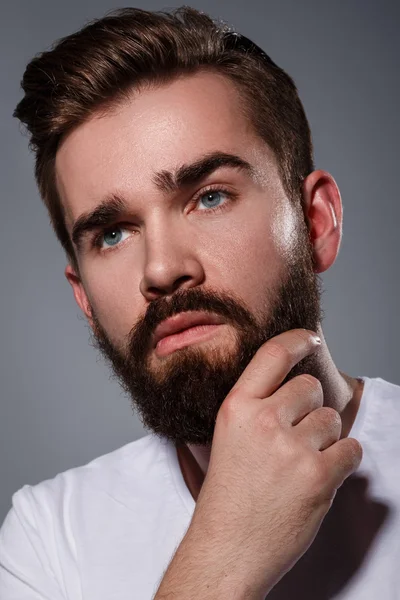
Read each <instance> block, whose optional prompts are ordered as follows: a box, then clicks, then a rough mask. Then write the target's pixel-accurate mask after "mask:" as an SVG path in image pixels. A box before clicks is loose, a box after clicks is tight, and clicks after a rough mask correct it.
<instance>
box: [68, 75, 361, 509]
mask: <svg viewBox="0 0 400 600" xmlns="http://www.w3.org/2000/svg"><path fill="white" fill-rule="evenodd" d="M214 150H215V151H221V152H229V153H233V154H237V155H239V156H240V157H242V158H244V159H245V160H247V161H248V162H250V163H251V165H252V166H253V167H254V169H255V171H256V173H257V176H256V177H255V178H253V179H251V178H250V177H249V176H248V175H247V174H245V173H243V172H240V171H238V170H235V169H232V168H228V167H223V168H220V169H218V170H217V171H215V172H214V173H213V174H211V175H209V176H207V177H206V179H204V181H202V182H201V185H199V186H197V187H195V188H193V189H192V188H191V189H190V190H186V191H185V193H183V192H182V191H181V192H179V193H169V194H168V193H167V194H166V193H163V192H161V191H160V190H159V189H157V187H156V186H155V184H154V183H153V181H152V178H153V174H154V172H160V171H162V170H164V169H166V170H171V169H174V168H176V167H177V166H180V165H181V164H183V163H189V162H192V161H193V160H195V159H196V158H198V157H199V156H201V155H203V154H206V153H209V152H210V151H214ZM56 176H57V186H58V189H59V193H60V197H61V201H62V203H63V206H64V208H65V214H66V224H67V228H68V231H69V233H70V234H71V233H72V228H73V225H74V223H75V222H76V220H77V219H78V218H79V217H80V216H81V215H82V214H83V213H86V212H88V211H91V210H93V209H94V208H95V207H96V206H97V205H98V204H99V203H100V201H101V200H102V199H103V198H104V197H105V195H107V194H109V193H112V192H117V193H118V194H119V195H120V196H123V197H124V198H125V199H126V201H127V203H128V204H129V214H127V215H126V216H125V218H124V219H123V222H124V223H127V224H128V225H127V229H126V230H124V231H126V233H124V240H123V241H122V242H121V243H120V244H119V247H117V248H113V249H111V250H110V249H108V250H107V251H104V252H101V251H99V249H96V248H91V247H90V245H89V244H88V243H87V244H85V245H84V246H83V247H82V248H81V250H80V251H79V252H78V249H76V251H77V260H78V265H79V272H77V271H75V270H74V268H73V267H72V265H71V264H69V265H68V266H67V267H66V269H65V275H66V277H67V280H68V281H69V283H70V284H71V286H72V289H73V293H74V296H75V299H76V302H77V304H78V305H79V307H80V309H81V310H82V311H83V313H84V314H85V316H86V318H87V320H88V322H89V324H90V325H91V327H92V329H93V328H94V323H93V319H92V310H93V311H94V312H95V314H96V316H97V318H98V319H99V321H100V323H101V325H102V327H103V328H104V330H105V331H106V332H107V334H108V336H109V338H110V340H111V341H112V343H113V344H115V345H116V346H117V347H122V346H123V343H124V339H125V338H126V336H127V335H128V333H129V331H130V330H131V328H132V326H133V324H134V323H135V322H136V321H137V320H138V319H140V318H142V317H143V315H144V314H145V312H146V308H147V306H148V305H149V303H150V302H151V301H152V300H154V299H156V298H159V297H161V296H168V295H171V294H173V292H174V291H176V289H189V288H194V287H196V286H205V287H210V288H212V289H221V290H223V291H226V292H232V293H233V292H234V293H235V294H236V295H237V296H239V297H240V298H241V299H242V301H243V303H244V305H245V306H246V307H247V308H248V309H249V310H250V311H251V312H252V313H254V314H257V313H258V311H260V310H261V309H262V308H264V310H265V302H266V298H265V290H266V289H272V290H273V289H276V287H277V285H278V283H279V281H280V280H281V278H282V276H283V273H284V269H285V264H286V263H285V261H286V259H287V256H289V255H290V251H291V249H292V248H293V238H294V236H295V234H296V218H297V216H296V211H295V209H294V207H293V203H292V201H291V200H290V199H289V198H288V197H287V195H286V193H285V191H284V189H283V186H282V183H281V181H280V177H279V174H278V169H277V164H276V160H275V157H274V155H273V153H272V151H271V150H270V149H269V148H268V147H267V146H266V144H265V143H264V142H263V141H262V140H261V139H260V138H259V137H258V136H257V135H256V134H255V132H254V130H253V129H252V127H251V126H250V124H249V123H248V121H247V120H246V119H245V118H244V116H243V114H242V113H241V111H240V108H239V104H238V96H237V92H236V90H235V88H234V86H233V84H232V83H231V82H230V81H228V80H226V79H225V78H224V77H222V76H220V75H217V74H215V73H210V72H208V73H197V74H196V75H192V76H190V77H189V76H186V77H182V78H180V79H178V80H175V81H174V82H172V83H170V84H167V85H163V86H162V87H158V88H147V89H144V90H142V91H139V92H135V93H132V94H131V96H130V98H129V99H128V100H126V101H124V102H123V103H120V104H118V105H117V106H115V107H114V108H113V110H112V111H109V112H107V113H105V114H102V115H99V114H96V115H93V117H92V118H90V119H89V120H88V121H86V122H85V123H83V124H81V125H79V126H78V127H77V128H76V129H75V130H73V131H72V132H71V133H70V134H69V135H68V136H67V137H66V138H65V139H64V141H63V143H62V144H61V146H60V148H59V150H58V152H57V156H56ZM208 184H220V185H224V186H227V187H228V188H230V189H232V190H234V191H237V192H238V193H239V194H240V199H239V201H237V202H234V203H232V204H230V206H229V207H228V209H227V210H225V211H223V212H218V213H215V214H211V213H207V211H205V209H204V206H203V205H201V204H199V203H197V204H190V203H189V204H188V198H189V199H190V198H191V197H193V195H194V194H195V193H197V192H199V191H201V189H203V188H205V186H207V185H208ZM303 197H304V207H305V208H304V210H305V217H306V222H307V224H308V228H309V231H310V237H311V240H312V244H313V252H314V263H315V271H316V272H317V273H322V272H324V271H326V270H327V269H329V267H330V266H331V265H332V264H333V263H334V261H335V259H336V257H337V255H338V252H339V247H340V242H341V236H342V203H341V198H340V193H339V190H338V187H337V185H336V183H335V181H334V179H333V177H332V176H331V175H330V174H329V173H327V172H326V171H322V170H317V171H314V172H312V173H311V174H310V175H309V176H308V177H307V178H306V179H305V180H304V183H303ZM133 226H135V227H134V229H133ZM266 266H267V268H266ZM267 302H268V300H267ZM232 333H233V332H232V329H231V326H230V325H226V326H223V327H220V328H218V330H217V333H216V334H215V336H214V337H213V338H212V339H211V340H210V341H206V342H203V344H202V348H203V349H204V351H206V350H207V348H208V350H209V351H210V350H211V349H212V351H213V352H221V353H227V352H233V351H234V336H233V335H232ZM317 333H318V335H319V336H320V337H321V340H322V344H321V348H320V350H319V354H318V357H319V358H318V360H319V361H320V365H321V373H322V376H321V383H322V387H323V390H324V404H325V405H327V406H331V407H332V408H335V409H336V410H337V411H338V412H339V414H340V415H341V418H342V424H343V425H342V436H341V437H347V436H348V434H349V432H350V429H351V427H352V425H353V423H354V420H355V417H356V415H357V411H358V408H359V404H360V400H361V395H362V391H363V390H362V385H363V384H362V382H360V381H359V380H357V379H356V378H353V377H350V376H349V375H346V374H344V373H342V372H340V371H339V370H338V369H337V367H336V366H335V364H334V362H333V359H332V357H331V355H330V353H329V349H328V346H327V344H326V341H325V338H324V336H323V332H322V328H321V327H320V328H319V329H318V331H317ZM149 358H150V365H151V368H152V369H154V370H155V371H157V372H158V373H161V375H162V372H163V366H164V364H165V362H163V361H162V360H160V359H159V358H158V357H157V356H156V355H155V354H154V353H152V355H151V356H150V357H149ZM166 362H168V358H167V361H166ZM209 452H210V447H209V446H194V445H190V444H189V445H183V446H180V447H179V448H178V457H179V462H180V465H181V469H182V473H183V476H184V478H185V481H186V483H187V486H188V488H189V490H190V492H191V494H192V496H193V498H194V499H195V500H196V499H197V497H198V494H199V491H200V489H201V485H202V482H203V480H204V476H205V474H206V472H207V467H208V461H209Z"/></svg>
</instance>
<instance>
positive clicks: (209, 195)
mask: <svg viewBox="0 0 400 600" xmlns="http://www.w3.org/2000/svg"><path fill="white" fill-rule="evenodd" d="M221 195H222V196H226V195H227V194H226V193H224V192H223V191H222V190H208V192H205V193H204V194H202V195H201V196H200V198H199V202H210V203H211V204H212V206H206V208H216V204H218V203H219V202H221Z"/></svg>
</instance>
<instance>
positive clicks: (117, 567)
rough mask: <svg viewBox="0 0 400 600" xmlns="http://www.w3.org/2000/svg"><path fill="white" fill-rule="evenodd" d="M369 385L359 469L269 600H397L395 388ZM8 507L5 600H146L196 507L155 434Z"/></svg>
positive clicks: (399, 424) (399, 413)
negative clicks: (307, 548)
mask: <svg viewBox="0 0 400 600" xmlns="http://www.w3.org/2000/svg"><path fill="white" fill-rule="evenodd" d="M363 379H364V382H365V387H364V392H363V397H362V400H361V404H360V409H359V412H358V415H357V418H356V421H355V423H354V426H353V428H352V430H351V433H350V437H355V438H357V439H358V440H359V441H360V442H361V444H362V446H363V450H364V455H363V460H362V462H361V465H360V467H359V468H358V470H357V471H356V473H354V474H353V475H351V476H350V477H349V478H348V479H347V480H346V481H345V482H344V484H343V486H342V487H341V488H339V490H338V492H337V495H336V497H335V500H334V503H333V506H332V508H331V509H330V511H329V512H328V514H327V516H326V517H325V519H324V521H323V523H322V526H321V528H320V530H319V532H318V534H317V537H316V538H315V540H314V542H313V544H312V545H311V546H310V548H309V550H308V551H307V552H306V553H305V555H304V556H303V557H302V558H301V559H300V561H298V563H297V564H296V565H295V566H294V567H293V569H292V570H291V571H289V573H287V574H286V575H285V576H284V577H283V578H282V579H281V581H280V582H279V583H278V584H277V586H275V588H274V589H273V590H272V592H271V593H270V594H269V595H268V600H270V599H273V600H277V599H279V600H295V599H296V600H302V599H307V600H330V599H333V598H335V599H340V600H377V599H379V600H398V599H400V434H399V432H400V386H397V385H394V384H391V383H388V382H387V381H384V380H383V379H381V378H373V379H372V378H367V377H363ZM12 500H13V506H12V508H11V510H10V511H9V513H8V515H7V517H6V519H5V521H4V523H3V526H2V528H1V530H0V598H1V600H39V599H40V600H44V599H46V600H61V599H63V600H66V599H68V600H151V599H152V598H153V597H154V595H155V593H156V591H157V588H158V585H159V583H160V581H161V579H162V577H163V574H164V572H165V570H166V568H167V567H168V564H169V562H170V560H171V558H172V556H173V553H174V551H175V549H176V548H177V547H178V546H179V544H180V542H181V540H182V538H183V536H184V534H185V532H186V530H187V528H188V526H189V524H190V520H191V517H192V514H193V510H194V507H195V502H194V500H193V498H192V496H191V494H190V492H189V490H188V488H187V486H186V484H185V481H184V479H183V476H182V472H181V470H180V467H179V463H178V459H177V454H176V449H175V447H174V445H173V444H171V443H169V442H168V441H166V440H165V439H160V438H158V437H157V436H155V435H154V434H150V435H146V436H145V437H143V438H141V439H139V440H136V441H134V442H132V443H130V444H127V445H125V446H123V447H122V448H119V449H118V450H115V451H114V452H111V453H109V454H106V455H104V456H101V457H99V458H97V459H95V460H93V461H92V462H90V463H88V464H87V465H85V466H82V467H79V468H74V469H70V470H68V471H66V472H64V473H61V474H59V475H57V476H56V477H55V478H53V479H49V480H46V481H43V482H41V483H39V484H38V485H34V486H29V485H25V486H24V487H23V488H21V489H20V490H19V491H17V492H16V493H15V494H14V495H13V498H12ZM227 510H229V507H228V506H227ZM266 543H268V540H266ZM204 575H205V576H206V575H207V574H206V573H205V574H204ZM188 600H189V599H188Z"/></svg>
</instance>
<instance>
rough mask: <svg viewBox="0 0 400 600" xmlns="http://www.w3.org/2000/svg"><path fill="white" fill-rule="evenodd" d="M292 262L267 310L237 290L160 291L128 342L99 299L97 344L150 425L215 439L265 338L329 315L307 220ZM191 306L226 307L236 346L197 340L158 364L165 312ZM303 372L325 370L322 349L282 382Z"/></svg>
mask: <svg viewBox="0 0 400 600" xmlns="http://www.w3.org/2000/svg"><path fill="white" fill-rule="evenodd" d="M285 262H286V265H285V267H286V268H285V273H284V277H283V281H281V282H280V283H279V285H278V286H277V289H275V290H274V292H273V293H272V294H270V298H269V308H268V309H267V308H264V312H263V311H260V312H259V313H257V315H255V314H252V313H251V312H250V311H249V310H248V309H247V308H246V306H245V305H244V303H243V301H242V300H241V299H240V298H239V297H237V296H236V295H234V294H228V293H224V292H222V291H217V290H211V289H202V288H200V287H194V288H189V289H180V290H178V291H177V292H176V293H174V294H173V295H172V296H171V297H170V299H169V300H167V298H166V297H160V298H158V299H156V300H154V301H152V302H151V303H150V304H149V306H148V308H147V311H146V314H145V316H144V317H143V318H141V319H140V320H139V321H138V322H137V323H136V324H135V326H134V327H133V328H132V330H131V331H130V333H129V334H128V336H127V342H126V344H125V346H124V347H123V348H118V347H117V346H116V345H115V344H114V343H112V342H111V340H110V337H109V336H108V335H107V332H106V331H105V330H104V328H103V327H102V325H101V323H100V321H99V319H98V317H97V315H96V314H95V312H94V310H93V307H91V309H92V319H93V324H94V329H93V332H92V344H93V346H94V347H95V348H97V349H98V350H99V351H100V352H101V354H102V355H103V357H104V358H105V359H106V361H107V362H108V363H109V364H110V366H111V369H112V372H113V374H114V376H115V378H116V379H117V380H118V381H119V383H120V385H121V386H122V388H123V389H124V391H125V392H126V393H127V394H128V396H129V397H130V398H131V401H132V404H133V407H134V408H136V409H137V411H138V416H139V418H140V420H141V422H142V424H143V426H144V427H145V428H146V429H149V430H151V431H152V432H153V433H155V434H156V435H158V436H160V437H162V438H168V439H169V440H171V441H172V442H173V443H174V444H175V445H177V446H178V445H183V444H193V445H211V444H212V439H213V434H214V427H215V421H216V418H217V414H218V411H219V408H220V406H221V404H222V403H223V401H224V399H225V398H226V396H227V395H228V393H229V392H230V390H231V389H232V387H233V386H234V384H235V383H236V381H237V380H238V379H239V377H240V376H241V374H242V373H243V371H244V369H245V368H246V366H247V365H248V364H249V362H250V361H251V359H252V358H253V356H254V355H255V353H256V352H257V350H258V349H259V348H260V346H262V345H263V344H264V343H265V342H266V341H267V340H269V339H271V338H273V337H274V336H276V335H278V334H280V333H283V332H284V331H288V330H290V329H297V328H304V329H310V330H312V331H317V328H318V326H319V324H320V322H321V319H322V311H321V307H320V298H321V282H320V279H319V277H318V275H317V274H316V273H315V271H314V263H313V249H312V244H311V242H310V239H309V237H308V231H307V228H306V226H305V223H304V225H303V227H300V233H299V236H298V240H297V243H296V247H295V248H294V249H293V252H292V253H291V255H290V257H289V258H287V259H286V261H285ZM266 299H267V293H266ZM266 304H267V302H266ZM185 311H202V312H211V313H216V314H217V315H220V316H221V317H222V318H223V320H224V322H225V323H227V324H229V325H231V329H232V330H233V332H234V337H235V350H234V351H233V352H232V351H228V350H227V349H226V348H225V352H224V347H223V344H222V343H221V347H217V348H215V347H214V348H212V351H211V350H210V347H209V346H208V344H209V343H210V342H208V343H206V345H205V346H202V347H201V346H200V347H199V346H196V344H192V345H188V346H186V347H184V348H180V349H178V350H175V351H174V352H172V353H170V354H169V355H167V356H164V357H163V358H162V360H161V361H159V362H158V364H157V365H156V366H154V360H151V358H152V359H154V356H152V357H151V355H152V353H153V352H154V349H153V348H152V336H153V334H154V330H155V328H156V327H157V325H159V324H160V323H161V322H162V321H164V319H167V318H169V317H172V316H173V315H176V314H178V313H181V312H185ZM207 348H208V351H207ZM302 373H309V374H311V375H313V376H314V377H317V378H320V377H319V376H320V366H319V364H318V360H317V357H316V356H315V354H312V355H311V356H307V357H305V358H304V359H302V360H301V361H299V362H298V363H297V364H296V365H295V366H294V367H293V368H292V369H291V371H290V372H289V373H288V375H287V376H286V378H285V379H284V381H283V382H282V383H281V385H284V383H286V381H288V380H289V379H291V378H293V377H295V376H297V375H300V374H302Z"/></svg>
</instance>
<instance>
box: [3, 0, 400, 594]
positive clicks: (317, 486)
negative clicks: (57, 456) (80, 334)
mask: <svg viewBox="0 0 400 600" xmlns="http://www.w3.org/2000/svg"><path fill="white" fill-rule="evenodd" d="M22 86H23V89H24V92H25V96H24V98H23V99H22V100H21V102H20V103H19V105H18V106H17V108H16V111H15V116H17V117H18V118H19V119H20V120H21V121H22V122H23V123H25V125H26V126H27V128H28V130H29V132H30V134H31V144H32V147H33V149H34V150H35V153H36V171H35V173H36V179H37V183H38V186H39V189H40V192H41V195H42V198H43V200H44V202H45V204H46V206H47V208H48V210H49V214H50V217H51V220H52V223H53V226H54V229H55V232H56V234H57V236H58V238H59V240H60V242H61V244H62V245H63V247H64V249H65V251H66V255H67V258H68V265H67V267H66V270H65V274H66V277H67V279H68V281H69V283H70V284H71V286H72V289H73V293H74V296H75V299H76V301H77V303H78V305H79V307H80V308H81V309H82V311H83V313H84V314H85V315H86V317H87V319H88V322H89V323H90V326H91V328H92V331H93V336H94V341H95V343H96V344H97V346H98V348H99V349H100V350H101V351H102V352H103V353H104V355H105V356H106V357H107V359H108V360H109V361H110V364H111V366H112V368H113V370H114V372H115V374H116V375H117V376H118V377H119V379H120V381H121V384H122V385H123V386H124V388H125V389H126V391H127V392H128V393H129V394H130V396H131V397H132V401H133V402H134V404H135V406H136V407H137V409H138V411H139V414H140V416H141V418H142V421H143V423H144V424H145V426H146V427H147V428H148V429H149V430H150V434H149V435H147V436H145V437H144V438H142V439H140V440H137V441H135V442H132V443H130V444H128V445H126V446H124V447H123V448H120V449H119V450H117V451H115V452H112V453H110V454H108V455H106V456H102V457H100V458H98V459H96V460H94V461H92V462H91V463H89V464H88V465H85V466H82V467H80V468H76V469H71V470H69V471H67V472H65V473H61V474H59V475H58V476H57V477H55V478H54V479H52V480H48V481H44V482H42V483H40V484H38V485H36V486H24V487H23V488H22V489H21V490H19V491H18V492H17V493H16V494H14V496H13V506H12V508H11V510H10V512H9V514H8V516H7V518H6V520H5V522H4V524H3V527H2V530H1V533H0V596H1V598H2V599H3V598H4V600H11V598H13V599H22V598H24V599H28V598H29V599H30V598H32V599H34V598H35V599H37V598H40V599H44V598H46V599H50V598H51V599H52V600H58V599H61V598H63V599H64V598H68V599H69V598H70V599H74V600H75V599H79V598H83V599H89V598H93V599H94V598H95V599H96V600H103V599H104V600H105V599H107V600H108V599H110V598H118V600H128V599H132V598H140V599H143V600H145V599H150V598H156V599H157V600H161V599H162V598H176V599H184V598H185V599H188V598H191V599H196V598H207V599H211V598H212V599H214V598H226V599H228V598H229V599H231V598H238V599H239V598H240V599H242V598H251V599H256V598H257V599H258V598H264V597H265V596H268V598H278V599H285V600H289V599H291V598H296V599H298V598H307V599H318V600H321V599H328V598H340V599H346V600H350V599H351V600H356V599H361V598H362V599H363V600H365V599H372V598H374V599H375V598H376V597H378V595H379V597H382V598H385V599H387V600H390V599H395V598H400V576H399V574H398V564H399V559H400V546H399V539H400V480H399V477H398V472H397V465H396V458H397V454H398V452H399V451H400V440H399V436H398V427H399V426H400V412H399V404H398V402H399V398H400V388H399V387H398V386H396V385H393V384H391V383H388V382H386V381H383V380H382V379H380V378H375V379H371V378H368V377H351V376H349V375H347V374H345V373H342V372H340V371H339V370H338V369H337V367H336V366H335V364H334V362H333V360H332V357H331V356H330V353H329V350H328V346H327V344H326V342H325V339H324V336H323V332H322V327H321V321H322V315H321V309H320V286H319V279H318V273H321V272H324V271H326V270H327V269H328V268H329V267H330V266H331V265H332V264H333V262H334V261H335V259H336V256H337V254H338V251H339V246H340V241H341V235H342V206H341V199H340V194H339V190H338V188H337V185H336V183H335V181H334V180H333V178H332V177H331V175H329V173H327V172H325V171H321V170H315V169H314V165H313V158H312V146H311V140H310V132H309V127H308V123H307V119H306V117H305V114H304V111H303V108H302V105H301V102H300V100H299V98H298V96H297V90H296V88H295V86H294V83H293V81H292V80H291V78H290V77H289V76H288V75H287V74H286V73H284V71H282V70H281V69H280V68H279V67H278V66H277V65H275V64H274V63H273V61H272V60H271V59H270V58H269V57H268V56H267V55H266V54H265V53H263V52H262V51H261V50H260V49H259V48H258V47H257V46H255V45H254V44H252V43H251V42H250V40H248V39H247V38H244V37H243V36H240V35H238V34H236V33H235V32H232V31H231V30H230V29H229V28H228V27H226V26H225V25H223V24H221V23H214V22H213V21H212V20H211V19H210V18H209V17H208V16H207V15H205V14H203V13H199V12H198V11H196V10H194V9H191V8H188V7H185V8H182V9H179V10H177V11H174V12H173V13H170V14H169V13H151V12H147V11H142V10H139V9H124V10H121V11H117V12H115V13H113V14H112V15H109V16H107V17H106V18H104V19H101V20H98V21H95V22H93V23H91V24H90V25H88V26H87V27H85V28H84V29H82V30H81V31H79V32H77V33H76V34H74V35H71V36H69V37H67V38H65V39H64V40H61V41H60V42H59V43H58V44H57V45H56V46H55V47H54V48H53V49H52V50H51V51H49V52H45V53H43V54H42V55H40V56H38V57H36V58H35V59H33V60H32V61H31V63H30V64H29V65H28V67H27V69H26V72H25V75H24V79H23V82H22ZM350 433H351V437H350V435H349V434H350Z"/></svg>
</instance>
